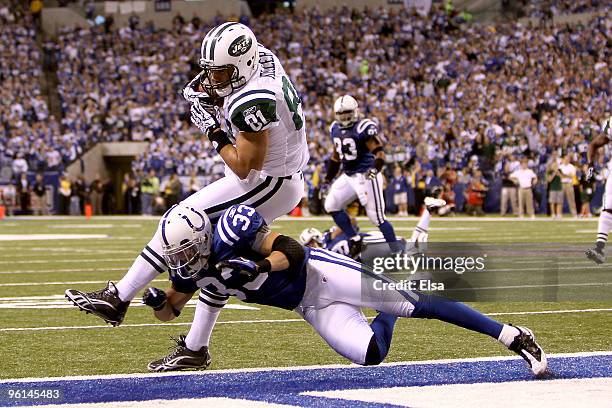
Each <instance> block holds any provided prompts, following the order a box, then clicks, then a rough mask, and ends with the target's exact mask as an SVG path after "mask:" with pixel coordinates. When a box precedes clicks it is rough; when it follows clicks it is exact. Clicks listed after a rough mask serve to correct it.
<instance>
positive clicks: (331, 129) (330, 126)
mask: <svg viewBox="0 0 612 408" xmlns="http://www.w3.org/2000/svg"><path fill="white" fill-rule="evenodd" d="M337 125H338V122H336V121H335V120H334V121H333V122H332V123H331V125H329V133H330V134H331V133H332V132H333V131H334V128H336V127H337Z"/></svg>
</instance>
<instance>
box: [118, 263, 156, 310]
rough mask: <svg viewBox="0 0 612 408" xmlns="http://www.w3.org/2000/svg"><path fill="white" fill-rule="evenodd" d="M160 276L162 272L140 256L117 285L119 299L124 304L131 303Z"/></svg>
mask: <svg viewBox="0 0 612 408" xmlns="http://www.w3.org/2000/svg"><path fill="white" fill-rule="evenodd" d="M159 274H160V272H159V271H158V270H157V269H155V268H154V267H153V266H152V265H151V263H149V261H147V260H146V259H145V258H143V257H142V254H141V255H139V256H138V258H136V260H135V261H134V263H133V264H132V266H131V267H130V269H129V270H128V272H127V273H126V274H125V275H124V276H123V278H121V280H120V281H119V282H117V283H116V284H115V286H116V287H117V291H118V292H119V299H121V301H123V302H127V301H131V300H132V299H134V296H136V294H137V293H138V292H140V291H141V290H143V289H144V288H145V287H146V286H147V285H148V284H149V282H151V281H152V280H153V279H155V278H157V277H158V276H159Z"/></svg>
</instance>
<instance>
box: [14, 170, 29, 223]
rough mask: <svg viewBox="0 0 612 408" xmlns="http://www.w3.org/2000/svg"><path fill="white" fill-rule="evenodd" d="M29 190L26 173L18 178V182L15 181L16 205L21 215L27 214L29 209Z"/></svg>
mask: <svg viewBox="0 0 612 408" xmlns="http://www.w3.org/2000/svg"><path fill="white" fill-rule="evenodd" d="M31 189H32V188H31V186H30V182H29V181H28V175H27V174H26V173H21V175H20V176H19V181H17V197H18V200H19V203H18V205H19V207H20V209H21V213H22V214H27V213H28V209H29V208H30V191H31Z"/></svg>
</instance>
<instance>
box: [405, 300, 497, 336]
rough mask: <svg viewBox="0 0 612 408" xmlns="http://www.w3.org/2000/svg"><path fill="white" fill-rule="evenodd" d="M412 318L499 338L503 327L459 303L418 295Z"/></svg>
mask: <svg viewBox="0 0 612 408" xmlns="http://www.w3.org/2000/svg"><path fill="white" fill-rule="evenodd" d="M412 317H416V318H425V319H438V320H442V321H443V322H447V323H452V324H454V325H457V326H460V327H463V328H465V329H468V330H473V331H476V332H478V333H482V334H488V335H489V336H491V337H493V338H494V339H498V338H499V334H500V333H501V331H502V328H503V327H504V325H503V324H502V323H499V322H497V321H495V320H493V319H491V318H490V317H487V316H485V315H483V314H482V313H480V312H479V311H477V310H474V309H472V308H470V307H468V306H467V305H464V304H463V303H461V302H456V301H454V300H449V299H444V298H441V297H438V296H431V295H425V294H423V293H419V300H418V302H417V303H416V304H415V305H414V311H413V312H412Z"/></svg>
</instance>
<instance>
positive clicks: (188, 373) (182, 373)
mask: <svg viewBox="0 0 612 408" xmlns="http://www.w3.org/2000/svg"><path fill="white" fill-rule="evenodd" d="M219 323H220V322H217V324H219ZM109 327H110V326H109ZM610 355H612V351H585V352H578V353H557V354H548V357H549V358H576V357H593V356H610ZM518 359H520V357H519V356H491V357H471V358H453V359H440V360H421V361H400V362H394V363H381V364H379V365H378V366H374V365H373V366H362V365H358V364H322V365H308V366H290V367H256V368H229V369H224V370H206V371H173V372H165V373H132V374H102V375H74V376H66V377H42V378H40V377H38V378H37V377H30V378H15V379H6V380H0V384H2V383H13V382H17V383H30V382H40V381H82V380H106V379H120V378H130V379H132V378H147V377H175V376H205V375H212V374H235V373H247V372H248V373H257V372H261V371H299V370H320V369H333V368H347V369H355V368H359V369H366V370H376V369H377V368H376V367H381V366H382V367H385V366H386V367H397V366H414V365H429V364H453V363H478V362H483V361H509V360H518Z"/></svg>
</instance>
